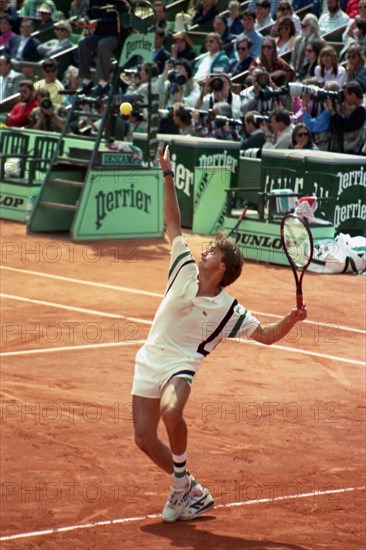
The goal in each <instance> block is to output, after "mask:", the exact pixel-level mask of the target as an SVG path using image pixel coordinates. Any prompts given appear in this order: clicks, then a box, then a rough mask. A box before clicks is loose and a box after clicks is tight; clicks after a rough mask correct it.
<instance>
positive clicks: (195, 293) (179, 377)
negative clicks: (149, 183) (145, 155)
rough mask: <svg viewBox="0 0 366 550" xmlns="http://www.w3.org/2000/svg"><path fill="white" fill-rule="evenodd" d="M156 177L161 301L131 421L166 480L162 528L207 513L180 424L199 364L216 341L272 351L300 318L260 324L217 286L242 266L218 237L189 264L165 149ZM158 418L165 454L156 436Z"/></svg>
mask: <svg viewBox="0 0 366 550" xmlns="http://www.w3.org/2000/svg"><path fill="white" fill-rule="evenodd" d="M158 155H159V162H160V167H161V169H162V171H163V175H164V193H165V195H164V221H165V226H166V231H167V234H168V237H169V240H170V242H171V246H172V251H171V261H170V269H169V275H168V283H167V288H166V292H165V295H164V298H163V300H162V302H161V304H160V306H159V308H158V310H157V312H156V315H155V318H154V321H153V324H152V327H151V330H150V332H149V335H148V338H147V340H146V342H145V344H144V345H143V346H142V348H140V349H139V351H138V352H137V354H136V363H135V375H134V380H133V387H132V392H131V393H132V395H133V398H132V399H133V419H134V429H135V440H136V444H137V445H138V447H139V448H140V449H141V450H142V451H143V452H144V453H146V455H147V456H148V457H149V458H150V459H151V460H152V461H153V462H154V463H155V464H156V465H157V466H159V467H160V468H161V469H162V470H164V471H165V472H166V473H168V474H170V475H172V478H173V482H172V486H171V491H170V494H169V496H168V499H167V501H166V504H165V506H164V508H163V511H162V519H163V521H167V522H173V521H176V520H178V519H179V520H191V519H194V518H196V517H198V516H200V515H201V514H202V513H203V512H206V511H207V510H209V509H210V508H212V506H214V499H213V497H212V495H211V494H210V492H209V491H208V490H207V489H206V488H204V487H202V485H201V484H200V483H199V482H198V481H197V480H196V479H195V478H194V477H193V475H192V474H191V473H189V472H188V470H187V435H188V431H187V425H186V422H185V420H184V417H183V411H184V407H185V405H186V403H187V400H188V397H189V394H190V391H191V385H192V383H193V381H194V378H195V376H196V373H197V371H198V368H199V366H200V364H201V362H202V360H203V359H204V358H205V357H206V356H207V355H209V353H210V352H211V351H212V350H213V349H214V348H215V347H216V346H217V345H218V344H219V342H220V341H221V340H222V339H223V338H243V339H245V338H251V339H253V340H256V341H257V342H260V343H262V344H267V345H270V344H273V343H274V342H277V341H278V340H280V339H281V338H283V337H284V336H285V335H286V334H287V333H288V332H289V331H290V330H291V329H292V327H293V326H294V325H295V324H296V323H297V322H298V321H302V320H304V319H305V318H306V308H305V305H303V306H302V307H301V308H299V309H297V308H294V309H293V310H292V311H291V312H290V313H289V314H288V315H286V316H285V317H284V318H283V319H281V320H280V321H278V322H277V323H260V322H259V321H258V320H257V319H256V318H255V317H254V316H253V315H252V314H251V313H250V312H249V311H248V310H247V309H246V308H245V307H244V306H242V305H241V304H239V303H238V301H237V300H235V299H234V298H233V297H231V296H230V295H229V294H227V293H226V291H225V287H227V286H228V285H230V284H232V283H233V282H234V281H235V280H236V279H237V278H238V277H239V276H240V274H241V271H242V267H243V263H244V259H243V256H242V254H241V252H240V249H239V248H238V246H237V245H236V243H235V242H234V241H233V240H232V239H230V238H228V237H227V236H226V235H224V234H223V233H218V234H217V236H216V238H215V240H214V242H213V243H212V244H211V245H210V246H209V247H208V248H207V250H205V251H204V252H203V253H202V256H201V259H200V261H199V263H198V265H197V264H196V262H195V260H194V259H193V256H192V254H191V252H190V250H189V248H188V246H187V244H186V242H185V240H184V238H183V236H182V231H181V222H180V211H179V206H178V201H177V196H176V192H175V186H174V173H173V170H172V167H171V161H170V152H169V146H167V147H166V148H165V151H164V153H163V151H162V149H161V148H159V150H158ZM160 418H162V420H163V422H164V424H165V428H166V431H167V434H168V438H169V445H170V448H169V447H167V446H166V445H165V444H164V443H163V442H162V441H160V439H159V438H158V435H157V428H158V424H159V421H160Z"/></svg>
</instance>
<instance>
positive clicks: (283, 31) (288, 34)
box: [276, 17, 296, 55]
mask: <svg viewBox="0 0 366 550" xmlns="http://www.w3.org/2000/svg"><path fill="white" fill-rule="evenodd" d="M276 26H277V33H278V36H277V38H276V46H277V54H278V55H282V54H283V53H285V52H288V51H289V50H292V49H293V47H294V43H295V39H296V29H295V25H294V22H293V21H292V19H291V18H290V17H281V19H280V20H279V22H278V25H276Z"/></svg>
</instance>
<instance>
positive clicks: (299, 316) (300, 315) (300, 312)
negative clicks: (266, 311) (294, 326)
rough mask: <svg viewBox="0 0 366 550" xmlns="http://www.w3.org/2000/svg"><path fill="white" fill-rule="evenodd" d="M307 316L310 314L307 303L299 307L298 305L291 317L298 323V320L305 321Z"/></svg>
mask: <svg viewBox="0 0 366 550" xmlns="http://www.w3.org/2000/svg"><path fill="white" fill-rule="evenodd" d="M307 316H308V313H307V311H306V305H305V304H303V305H302V306H301V308H299V309H298V308H297V307H294V309H293V310H292V311H291V317H292V319H293V320H294V321H295V322H296V323H297V322H298V321H304V320H305V319H306V317H307Z"/></svg>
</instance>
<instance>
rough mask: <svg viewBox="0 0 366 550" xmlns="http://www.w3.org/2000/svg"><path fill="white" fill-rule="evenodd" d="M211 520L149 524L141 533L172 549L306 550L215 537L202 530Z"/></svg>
mask: <svg viewBox="0 0 366 550" xmlns="http://www.w3.org/2000/svg"><path fill="white" fill-rule="evenodd" d="M212 519H214V518H213V517H212V516H206V517H205V518H197V519H196V520H194V522H193V521H192V522H189V521H182V522H180V521H176V522H174V523H171V524H170V523H150V524H149V525H144V526H143V527H141V531H144V532H145V533H150V534H151V535H154V536H155V537H161V538H163V539H170V542H171V547H172V548H187V546H189V547H190V548H194V550H307V549H306V548H305V547H303V546H298V545H297V544H286V543H283V542H275V541H271V540H266V541H256V540H249V539H248V538H246V537H245V536H243V537H241V536H231V535H217V534H215V533H211V532H210V531H209V529H207V530H206V529H202V527H203V526H204V524H205V523H207V522H209V521H210V520H212ZM207 527H208V526H207ZM238 527H239V526H238ZM240 529H242V530H243V531H245V523H243V525H242V526H240Z"/></svg>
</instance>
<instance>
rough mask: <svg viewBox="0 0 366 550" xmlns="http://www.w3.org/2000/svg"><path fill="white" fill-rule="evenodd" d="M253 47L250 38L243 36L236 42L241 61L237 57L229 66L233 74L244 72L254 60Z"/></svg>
mask: <svg viewBox="0 0 366 550" xmlns="http://www.w3.org/2000/svg"><path fill="white" fill-rule="evenodd" d="M251 47H252V41H251V40H250V38H241V39H240V40H239V42H237V44H236V51H237V52H238V56H239V61H237V60H236V59H235V60H234V61H232V62H231V64H230V67H229V73H230V75H231V76H236V75H238V74H241V73H244V72H245V71H247V70H248V69H249V67H250V65H251V63H252V61H254V57H253V56H252V55H251V53H250V49H251Z"/></svg>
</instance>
